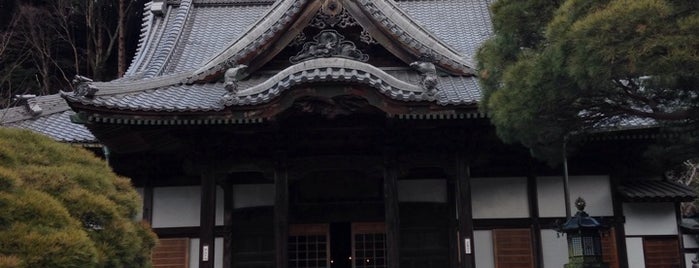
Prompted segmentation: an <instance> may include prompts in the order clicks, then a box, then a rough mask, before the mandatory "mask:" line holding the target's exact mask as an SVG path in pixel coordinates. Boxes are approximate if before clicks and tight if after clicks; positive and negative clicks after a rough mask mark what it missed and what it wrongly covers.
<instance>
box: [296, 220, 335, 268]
mask: <svg viewBox="0 0 699 268" xmlns="http://www.w3.org/2000/svg"><path fill="white" fill-rule="evenodd" d="M288 247H289V268H327V267H330V260H329V259H330V258H329V255H330V254H328V253H329V251H330V250H329V249H330V245H329V243H328V226H327V225H326V224H299V225H292V226H291V227H290V229H289V244H288Z"/></svg>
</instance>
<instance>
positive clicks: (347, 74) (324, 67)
mask: <svg viewBox="0 0 699 268" xmlns="http://www.w3.org/2000/svg"><path fill="white" fill-rule="evenodd" d="M318 83H324V84H326V85H329V86H334V87H352V85H360V86H363V87H367V88H371V89H374V90H373V91H375V92H377V94H378V95H382V96H384V97H381V98H382V99H384V98H386V97H387V98H388V99H390V100H393V101H397V102H399V103H402V105H404V106H410V105H411V104H409V103H416V104H418V105H423V106H424V105H437V106H443V107H447V106H458V105H472V106H475V105H476V100H474V101H473V102H471V103H464V102H458V103H445V102H439V101H436V99H435V97H436V96H431V95H429V94H427V93H425V90H424V89H423V88H421V87H420V86H418V85H416V84H411V83H408V82H405V81H403V80H400V79H398V78H396V77H394V76H392V75H390V74H388V73H386V72H385V71H383V70H381V69H379V68H377V67H374V66H373V65H370V64H366V63H363V62H358V61H354V60H350V59H344V58H321V59H313V60H309V61H305V62H301V63H298V64H295V65H292V66H290V67H288V68H286V69H284V70H282V71H280V72H278V73H277V74H276V75H274V76H272V77H270V78H267V79H266V80H265V81H262V82H260V83H258V84H256V85H253V86H251V87H248V88H245V89H241V90H240V91H238V92H237V93H235V94H223V93H221V95H220V96H212V95H209V96H208V97H206V98H209V99H207V100H206V102H207V103H208V104H206V105H201V104H198V103H195V104H191V103H190V104H187V105H179V106H177V105H175V106H171V107H163V106H158V105H161V104H159V103H158V102H157V101H155V99H157V98H160V97H161V96H159V95H157V92H156V93H152V92H153V91H151V90H147V89H142V90H133V89H130V90H128V92H125V91H118V90H117V91H114V90H110V91H107V92H111V93H112V94H97V95H96V96H95V97H93V98H88V97H85V96H76V95H74V94H71V93H63V94H62V96H63V97H64V98H65V100H66V101H67V102H68V103H69V104H71V106H75V105H79V106H81V107H82V109H89V108H87V107H94V108H97V109H101V110H114V111H132V112H184V113H186V112H194V113H199V112H217V111H223V110H227V109H229V108H230V107H241V109H248V108H247V107H250V109H254V106H257V105H260V104H265V103H269V102H272V101H274V100H275V99H276V98H278V97H279V96H280V95H282V94H283V93H285V92H286V91H289V90H290V89H292V88H303V87H305V88H311V89H312V88H313V87H314V85H316V84H318ZM217 85H218V86H219V87H220V88H218V90H220V92H226V91H225V90H222V87H223V85H222V84H217ZM437 89H439V85H437ZM157 90H159V89H155V91H157ZM160 90H168V88H167V87H164V88H162V89H160ZM146 91H150V92H149V93H144V92H146ZM311 91H314V90H311ZM315 91H317V92H315V93H314V94H327V92H323V90H315ZM117 92H119V93H121V94H116V93H117ZM98 93H99V92H98ZM128 93H133V94H141V95H143V96H142V97H143V98H145V99H147V100H149V101H144V102H133V101H129V100H126V98H129V97H128V96H132V95H133V94H132V95H129V94H128ZM190 93H191V92H190ZM147 94H151V95H147ZM192 94H193V93H192ZM206 94H211V92H207V93H206ZM337 94H345V95H348V94H351V93H347V92H345V93H343V92H338V93H337ZM439 94H442V93H440V92H439V91H438V93H437V95H439ZM148 96H150V97H148ZM179 97H181V96H179ZM196 97H198V98H202V96H199V95H197V96H196ZM121 98H123V99H121ZM149 98H151V99H152V100H151V99H149ZM213 98H217V99H213ZM212 102H213V103H212Z"/></svg>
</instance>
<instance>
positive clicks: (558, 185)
mask: <svg viewBox="0 0 699 268" xmlns="http://www.w3.org/2000/svg"><path fill="white" fill-rule="evenodd" d="M536 187H537V190H536V196H537V201H538V203H539V216H540V217H565V215H566V208H565V202H564V200H565V199H564V198H565V197H564V194H563V179H562V178H560V177H538V178H536Z"/></svg>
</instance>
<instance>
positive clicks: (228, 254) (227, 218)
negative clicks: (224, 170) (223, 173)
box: [223, 180, 233, 268]
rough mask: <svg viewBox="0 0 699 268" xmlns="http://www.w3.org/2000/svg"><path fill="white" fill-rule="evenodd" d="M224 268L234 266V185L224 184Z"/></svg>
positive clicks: (229, 182)
mask: <svg viewBox="0 0 699 268" xmlns="http://www.w3.org/2000/svg"><path fill="white" fill-rule="evenodd" d="M223 229H224V236H223V268H230V267H232V266H233V183H231V181H230V180H226V182H224V183H223Z"/></svg>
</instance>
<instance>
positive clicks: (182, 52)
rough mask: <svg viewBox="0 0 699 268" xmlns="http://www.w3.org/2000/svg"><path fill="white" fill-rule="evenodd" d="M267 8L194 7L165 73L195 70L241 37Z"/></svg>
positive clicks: (261, 6) (266, 6)
mask: <svg viewBox="0 0 699 268" xmlns="http://www.w3.org/2000/svg"><path fill="white" fill-rule="evenodd" d="M268 8H269V6H268V5H241V6H203V7H195V8H194V9H192V14H191V18H190V20H189V21H188V23H187V25H186V28H185V30H184V33H183V34H182V37H181V40H180V42H179V44H178V46H177V48H176V49H175V53H174V55H173V57H172V59H171V60H170V61H169V62H168V67H167V71H166V73H173V72H181V71H190V70H193V69H196V68H197V67H199V66H200V65H201V64H203V63H205V62H206V61H207V60H209V58H210V57H212V56H213V55H214V54H215V53H216V52H219V51H221V50H223V49H225V48H226V47H227V46H228V45H229V44H230V43H231V42H233V41H235V40H236V39H237V38H238V37H240V35H241V34H242V33H243V32H245V30H246V29H247V28H248V27H250V26H251V25H252V24H253V23H254V22H255V21H257V19H258V18H259V17H260V16H261V15H262V13H263V12H264V11H265V10H267V9H268ZM233 14H235V15H233Z"/></svg>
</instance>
